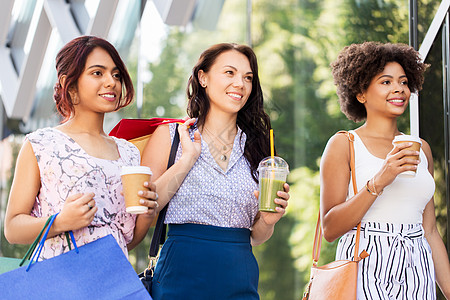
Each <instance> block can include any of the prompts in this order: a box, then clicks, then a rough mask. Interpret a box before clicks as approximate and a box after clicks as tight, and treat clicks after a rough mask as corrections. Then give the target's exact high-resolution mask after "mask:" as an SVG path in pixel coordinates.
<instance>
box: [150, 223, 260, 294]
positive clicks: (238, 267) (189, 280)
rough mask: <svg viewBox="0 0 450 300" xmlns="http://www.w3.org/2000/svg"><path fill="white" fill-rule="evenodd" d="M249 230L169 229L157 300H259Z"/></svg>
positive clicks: (154, 289)
mask: <svg viewBox="0 0 450 300" xmlns="http://www.w3.org/2000/svg"><path fill="white" fill-rule="evenodd" d="M258 277H259V269H258V264H257V262H256V259H255V257H254V256H253V253H252V246H251V245H250V230H248V229H245V228H226V227H216V226H210V225H200V224H170V225H169V233H168V239H167V241H166V242H165V243H164V246H163V248H162V250H161V254H160V258H159V260H158V263H157V264H156V270H155V274H154V277H153V282H152V297H153V299H154V300H178V299H180V300H181V299H183V300H191V299H192V300H217V299H227V300H228V299H230V300H231V299H236V300H238V299H239V300H241V299H246V300H259V295H258V291H257V290H258Z"/></svg>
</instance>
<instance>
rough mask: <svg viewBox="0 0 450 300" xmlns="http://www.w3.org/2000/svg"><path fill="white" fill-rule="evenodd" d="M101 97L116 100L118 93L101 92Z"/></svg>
mask: <svg viewBox="0 0 450 300" xmlns="http://www.w3.org/2000/svg"><path fill="white" fill-rule="evenodd" d="M100 97H102V98H103V99H106V100H108V101H115V100H116V95H115V94H114V93H105V94H100Z"/></svg>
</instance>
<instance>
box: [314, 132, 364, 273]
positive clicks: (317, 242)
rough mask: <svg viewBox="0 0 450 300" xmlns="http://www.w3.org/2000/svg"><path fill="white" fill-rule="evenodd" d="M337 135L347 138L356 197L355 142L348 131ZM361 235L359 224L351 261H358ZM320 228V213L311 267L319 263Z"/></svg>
mask: <svg viewBox="0 0 450 300" xmlns="http://www.w3.org/2000/svg"><path fill="white" fill-rule="evenodd" d="M338 133H343V134H345V135H346V136H347V138H348V140H349V142H350V143H349V144H350V171H351V174H352V185H353V192H354V194H355V195H356V194H357V193H358V188H357V187H356V175H355V147H354V144H353V142H354V141H355V137H354V135H353V134H352V133H350V132H348V131H339V132H338ZM360 234H361V222H359V223H358V229H357V230H356V238H355V253H354V255H353V260H354V261H358V260H359V256H358V251H359V237H360ZM322 236H323V233H322V226H320V212H319V216H318V217H317V224H316V232H315V234H314V244H313V253H312V257H313V265H314V266H316V265H317V263H318V261H319V256H320V248H321V246H322Z"/></svg>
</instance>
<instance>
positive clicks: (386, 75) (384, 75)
mask: <svg viewBox="0 0 450 300" xmlns="http://www.w3.org/2000/svg"><path fill="white" fill-rule="evenodd" d="M383 77H389V78H394V76H392V75H388V74H383V75H381V76H380V77H378V78H377V80H378V79H381V78H383ZM403 77H406V78H408V77H407V76H406V75H401V76H400V77H399V78H403Z"/></svg>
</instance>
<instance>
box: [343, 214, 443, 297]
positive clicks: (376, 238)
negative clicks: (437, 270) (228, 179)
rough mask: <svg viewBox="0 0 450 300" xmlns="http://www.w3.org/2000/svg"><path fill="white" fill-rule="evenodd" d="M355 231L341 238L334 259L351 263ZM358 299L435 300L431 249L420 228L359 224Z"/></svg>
mask: <svg viewBox="0 0 450 300" xmlns="http://www.w3.org/2000/svg"><path fill="white" fill-rule="evenodd" d="M355 234H356V228H354V229H353V230H351V231H349V232H348V233H346V234H345V235H344V236H342V237H341V239H340V240H339V243H338V247H337V250H336V259H337V260H338V259H352V258H353V254H354V249H355ZM363 249H365V250H366V251H367V252H368V253H369V254H370V255H369V257H367V258H365V259H363V260H362V261H361V262H360V263H359V273H358V288H357V290H358V292H357V294H358V298H357V299H371V300H374V299H383V300H384V299H386V300H388V299H389V300H391V299H405V300H406V299H408V300H411V299H417V300H419V299H420V300H423V299H427V300H429V299H436V284H435V274H434V265H433V259H432V256H431V248H430V245H429V244H428V242H427V240H426V239H425V237H424V230H423V227H422V225H421V224H388V223H376V222H367V223H362V224H361V238H360V246H359V251H358V253H360V252H361V251H362V250H363Z"/></svg>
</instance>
